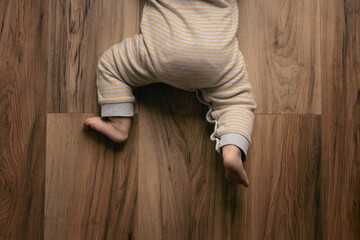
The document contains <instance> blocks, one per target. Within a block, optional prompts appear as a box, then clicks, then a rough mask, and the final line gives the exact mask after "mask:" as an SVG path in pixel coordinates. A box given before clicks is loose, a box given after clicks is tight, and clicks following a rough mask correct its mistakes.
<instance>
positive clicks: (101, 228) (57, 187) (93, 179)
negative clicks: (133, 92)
mask: <svg viewBox="0 0 360 240" xmlns="http://www.w3.org/2000/svg"><path fill="white" fill-rule="evenodd" d="M90 116H93V115H92V114H48V115H47V144H46V154H47V156H46V188H45V239H120V238H121V239H123V238H127V239H131V238H132V236H133V234H134V230H135V223H136V221H137V220H136V198H137V177H138V176H137V158H138V155H137V154H138V151H137V147H138V145H137V142H138V126H137V115H135V116H134V118H133V122H132V126H133V127H132V128H131V131H130V136H129V139H128V140H127V141H126V142H125V143H123V144H113V143H112V142H111V141H109V140H108V139H107V138H105V137H104V136H100V134H98V133H95V132H91V131H90V132H89V131H84V130H83V129H82V122H83V121H84V120H85V119H86V118H88V117H90Z"/></svg>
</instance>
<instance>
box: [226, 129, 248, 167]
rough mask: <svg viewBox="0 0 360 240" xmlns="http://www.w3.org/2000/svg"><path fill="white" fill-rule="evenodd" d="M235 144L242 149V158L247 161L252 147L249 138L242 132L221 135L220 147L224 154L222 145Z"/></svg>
mask: <svg viewBox="0 0 360 240" xmlns="http://www.w3.org/2000/svg"><path fill="white" fill-rule="evenodd" d="M229 144H232V145H235V146H237V147H238V148H240V150H241V151H242V154H241V160H242V161H243V162H245V161H246V157H247V151H248V149H249V147H250V142H249V140H248V139H247V138H246V137H244V136H243V135H242V134H240V133H235V132H230V133H225V134H224V135H221V136H220V143H219V149H220V154H221V156H222V152H221V147H223V146H225V145H229Z"/></svg>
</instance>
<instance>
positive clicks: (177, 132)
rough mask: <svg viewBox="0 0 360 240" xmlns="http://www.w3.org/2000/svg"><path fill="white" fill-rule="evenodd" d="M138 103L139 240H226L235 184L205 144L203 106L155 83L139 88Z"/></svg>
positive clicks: (206, 132) (207, 130)
mask: <svg viewBox="0 0 360 240" xmlns="http://www.w3.org/2000/svg"><path fill="white" fill-rule="evenodd" d="M138 99H139V103H138V104H139V116H141V118H140V119H139V126H140V127H139V128H140V130H139V131H140V132H141V134H140V138H139V145H140V146H141V147H140V152H139V189H138V214H139V218H138V234H139V239H226V238H225V237H226V236H228V237H229V236H230V232H229V226H230V224H231V216H232V214H233V212H232V210H233V206H234V202H233V200H234V199H232V198H231V196H232V195H233V193H234V191H235V186H229V185H228V184H227V183H226V180H225V178H224V170H223V168H222V162H221V161H220V160H219V159H218V158H217V155H216V154H217V153H216V152H215V145H214V143H212V142H210V140H209V136H210V132H211V131H212V130H213V127H214V126H212V125H210V124H206V120H205V113H206V112H207V106H205V105H202V104H201V103H200V102H199V101H198V100H197V99H196V96H195V93H190V92H186V91H183V90H180V89H176V88H174V87H171V86H169V85H165V84H159V83H156V84H153V85H150V86H148V87H146V88H142V89H139V91H138ZM184 103H185V104H184ZM223 237H224V238H223Z"/></svg>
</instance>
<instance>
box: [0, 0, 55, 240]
mask: <svg viewBox="0 0 360 240" xmlns="http://www.w3.org/2000/svg"><path fill="white" fill-rule="evenodd" d="M47 9H48V2H47V1H40V0H31V1H7V0H5V1H0V56H1V61H0V128H1V130H0V239H42V238H43V211H44V208H43V202H44V174H45V149H44V146H45V133H46V125H45V124H46V122H45V118H46V115H45V114H46V108H45V107H44V102H45V97H46V95H45V89H46V81H45V79H46V58H45V56H46V54H47V40H48V38H47V37H48V12H47Z"/></svg>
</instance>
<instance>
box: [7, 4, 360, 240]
mask: <svg viewBox="0 0 360 240" xmlns="http://www.w3.org/2000/svg"><path fill="white" fill-rule="evenodd" d="M145 1H146V0H131V1H130V0H109V1H94V0H86V1H76V0H66V1H43V0H29V1H25V0H22V1H21V0H19V1H14V0H13V1H12V0H3V1H1V2H0V55H1V56H2V58H1V60H0V111H1V114H0V128H1V131H0V239H49V240H50V239H51V240H53V239H141V240H142V239H250V240H252V239H255V240H257V239H276V240H277V239H354V240H355V239H360V227H359V226H360V188H359V186H360V64H359V63H360V1H358V0H345V1H336V0H315V1H314V0H301V1H291V0H285V1H277V0H268V1H261V0H238V5H239V31H238V39H239V43H240V49H241V51H242V52H243V55H244V56H245V61H246V64H247V68H248V72H249V76H250V82H251V84H252V87H253V93H254V96H255V99H256V102H257V105H258V108H257V109H256V112H255V113H256V118H255V122H254V131H253V135H252V137H253V139H252V144H251V147H250V149H249V152H248V158H247V161H246V163H245V169H246V171H247V173H248V176H249V180H250V187H249V188H247V189H246V188H244V187H243V186H237V185H233V184H229V183H228V182H227V181H226V180H225V178H224V169H223V166H222V162H221V160H220V159H219V156H218V155H217V153H216V152H215V143H214V142H211V141H210V139H209V137H210V134H211V133H212V131H213V129H214V125H211V124H209V123H207V122H206V120H205V114H206V112H207V110H208V109H207V106H205V105H203V104H201V103H200V102H199V101H198V100H197V98H196V97H195V94H194V93H193V92H186V91H183V90H180V89H176V88H174V87H171V86H168V85H165V84H153V85H149V86H146V87H142V88H139V89H137V90H136V91H135V96H136V106H135V116H134V117H133V118H132V128H131V133H130V137H129V139H128V140H127V142H126V143H124V144H113V143H112V142H110V141H109V140H108V139H106V138H105V137H103V136H100V135H99V134H97V133H94V132H87V131H84V130H83V129H82V122H83V120H84V119H86V118H87V117H89V116H95V115H99V110H100V109H99V106H98V104H97V99H96V98H97V96H96V86H95V71H96V63H97V61H98V59H99V57H100V56H101V54H102V53H103V52H104V51H105V50H106V49H108V48H109V47H110V46H111V45H112V44H115V43H118V42H120V41H122V40H123V39H125V38H127V37H131V36H133V35H134V34H136V33H138V32H139V31H140V29H139V24H140V19H141V12H142V8H143V5H144V3H145Z"/></svg>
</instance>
